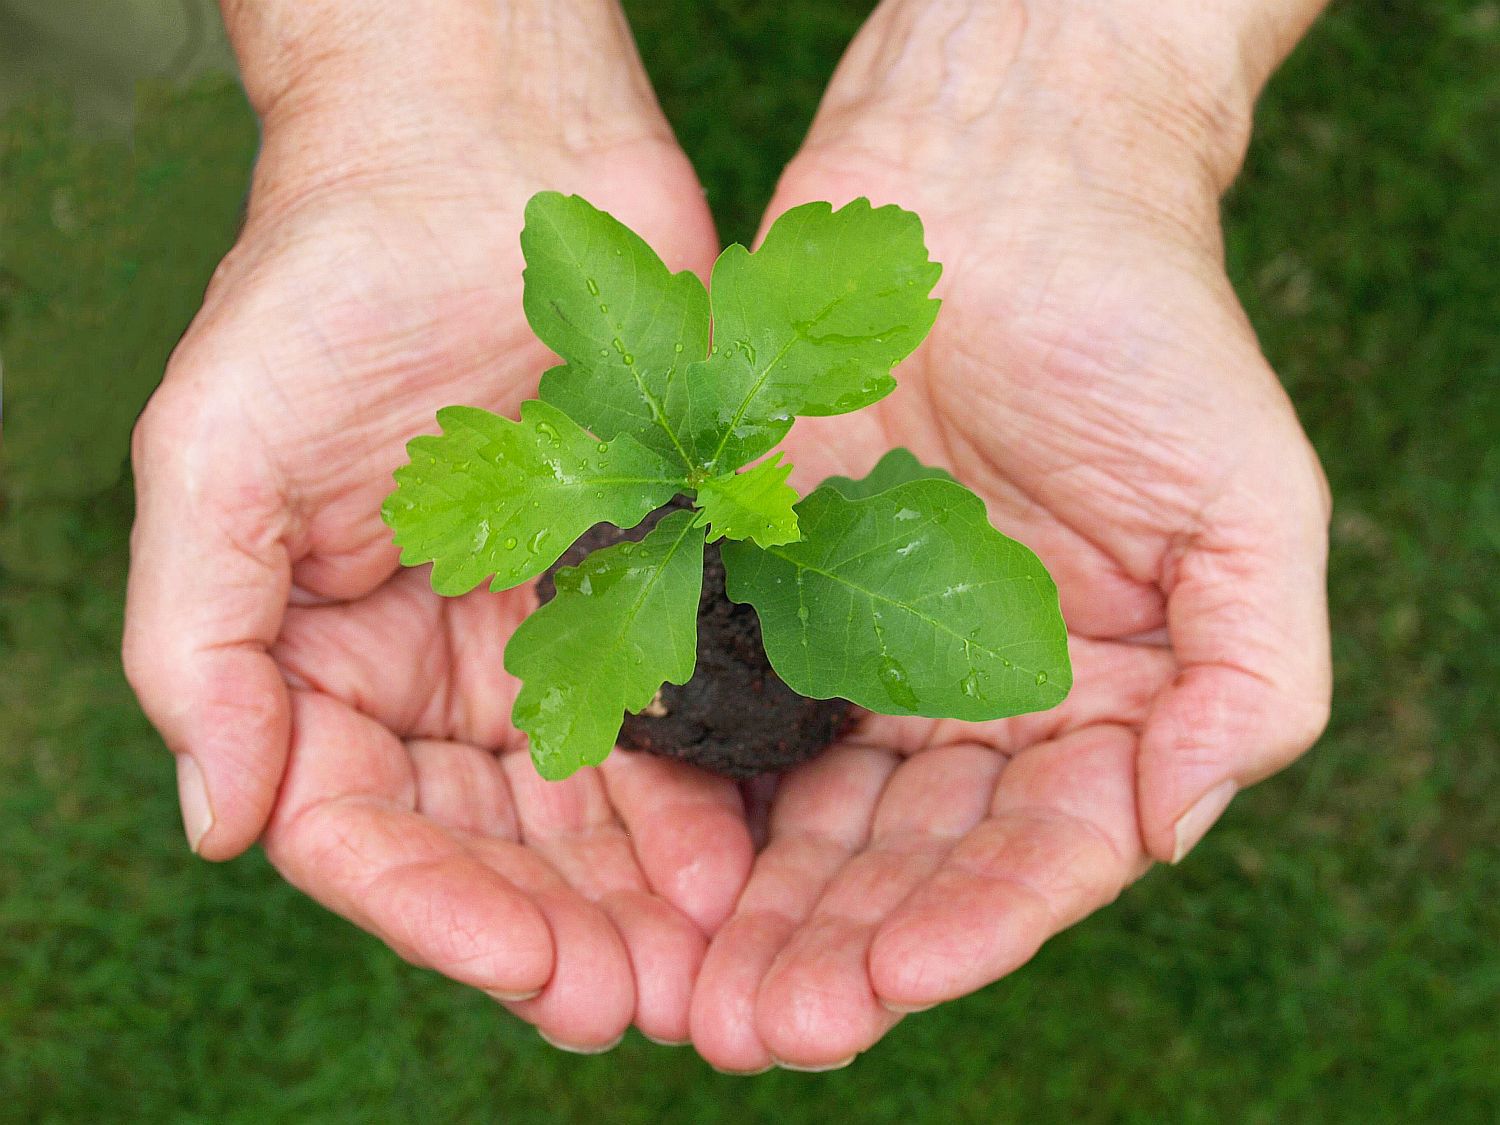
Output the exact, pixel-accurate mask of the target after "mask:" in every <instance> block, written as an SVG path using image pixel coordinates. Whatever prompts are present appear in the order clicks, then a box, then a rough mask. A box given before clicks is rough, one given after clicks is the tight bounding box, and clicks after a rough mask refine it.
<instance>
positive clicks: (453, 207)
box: [125, 0, 751, 1048]
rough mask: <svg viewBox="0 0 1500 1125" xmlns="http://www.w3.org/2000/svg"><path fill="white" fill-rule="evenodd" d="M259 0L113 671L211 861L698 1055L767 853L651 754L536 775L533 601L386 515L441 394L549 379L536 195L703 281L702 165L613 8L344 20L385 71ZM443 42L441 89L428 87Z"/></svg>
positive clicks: (513, 388)
mask: <svg viewBox="0 0 1500 1125" xmlns="http://www.w3.org/2000/svg"><path fill="white" fill-rule="evenodd" d="M488 6H489V5H481V6H480V7H481V8H482V7H488ZM240 7H241V9H242V11H241V13H240V14H239V16H238V24H236V14H235V10H234V7H233V6H231V7H230V19H231V30H232V31H234V32H236V41H237V46H238V47H239V48H240V51H241V55H242V58H244V60H245V70H246V78H247V84H248V86H249V89H250V93H251V96H252V99H253V100H254V101H255V102H256V104H257V108H258V109H260V110H261V112H262V115H263V118H264V125H265V144H264V149H263V153H262V158H261V161H260V163H259V166H258V168H257V172H256V182H255V187H254V191H253V195H252V199H251V207H250V214H249V217H248V221H247V225H246V227H245V230H244V232H243V234H242V236H241V238H240V239H239V241H238V243H237V245H236V246H235V248H234V250H233V251H232V252H231V253H230V255H229V256H228V258H226V260H225V262H224V264H223V265H222V266H221V267H220V269H219V271H218V273H217V274H216V275H215V277H214V280H213V283H212V285H211V286H210V289H209V292H208V294H207V297H206V299H205V302H204V306H203V310H202V312H201V313H200V314H199V316H198V318H197V319H196V320H195V321H194V323H193V325H192V327H191V329H190V330H189V332H188V333H187V335H186V337H185V338H184V340H183V341H182V344H181V346H180V347H179V348H178V349H177V352H176V354H175V355H174V356H173V359H172V362H171V365H170V369H169V371H168V374H167V376H166V379H165V381H164V382H163V384H162V387H161V389H160V390H159V391H158V393H157V394H156V396H155V397H154V398H153V400H152V402H151V404H150V406H149V407H148V409H147V411H146V413H145V415H144V416H143V418H142V420H141V423H140V425H139V427H138V429H137V433H136V442H135V466H136V478H137V488H138V496H139V509H138V517H137V524H136V528H135V532H134V535H133V539H132V569H131V578H130V592H129V607H128V621H127V628H126V638H125V659H126V666H127V670H128V673H129V676H130V679H131V682H132V683H133V684H134V685H135V688H136V690H137V692H138V694H139V696H140V698H141V702H142V704H143V706H144V707H145V709H146V711H147V713H148V714H149V715H150V716H151V718H152V720H153V721H154V722H155V723H156V725H157V726H158V727H159V728H160V730H161V731H162V733H163V735H164V736H165V738H166V740H167V743H168V745H169V747H170V748H171V749H172V751H173V752H174V753H175V754H176V755H177V760H178V770H179V777H180V787H181V791H182V800H183V810H184V820H185V823H186V827H187V830H188V834H189V837H190V839H191V842H192V844H193V847H194V849H195V850H196V851H197V852H199V854H201V855H203V856H206V857H208V858H212V859H224V858H227V857H230V856H233V855H235V854H237V853H238V852H240V851H241V850H242V849H244V848H245V847H247V846H248V845H249V844H251V843H252V842H254V841H255V840H256V839H257V838H258V837H259V838H261V839H262V842H263V843H264V846H265V849H266V852H267V854H268V855H269V856H270V858H271V860H272V862H273V863H275V865H276V866H277V867H278V868H279V869H280V870H281V871H282V872H283V873H284V874H285V875H286V877H287V878H288V879H289V880H291V881H292V882H293V883H295V884H296V885H297V886H299V887H301V888H302V889H303V890H305V891H306V892H308V893H309V894H310V895H312V896H313V897H315V898H317V899H318V900H319V901H321V902H323V903H324V904H325V905H327V906H329V907H331V908H332V909H334V910H337V911H338V912H340V913H341V914H344V915H345V916H347V917H349V918H350V919H352V920H353V921H355V922H357V923H358V924H360V925H362V926H364V927H365V928H367V929H369V930H370V931H372V932H373V933H375V934H376V935H378V936H379V937H380V938H382V939H383V940H384V941H386V942H387V943H389V944H390V945H391V946H392V947H393V948H394V949H396V950H397V951H398V952H399V953H401V954H402V955H403V956H405V957H407V958H408V959H410V960H412V961H414V962H416V963H418V964H423V965H428V966H431V967H433V968H435V969H437V970H439V971H441V972H443V973H445V974H447V975H449V976H451V977H453V978H455V979H457V980H460V981H463V982H466V983H468V984H471V985H474V986H476V987H479V988H482V989H484V990H486V991H488V992H490V993H491V994H492V995H494V996H496V997H497V998H498V999H502V1000H505V1001H507V1003H508V1006H509V1007H510V1008H511V1009H512V1010H513V1011H515V1012H517V1013H518V1014H520V1015H521V1016H523V1017H524V1018H526V1019H528V1020H530V1021H532V1022H534V1023H535V1024H537V1025H538V1027H539V1028H540V1029H541V1030H542V1031H543V1032H544V1033H545V1034H546V1035H548V1036H549V1037H550V1038H551V1039H553V1040H554V1041H557V1042H560V1043H563V1044H568V1045H571V1046H573V1047H575V1048H598V1047H601V1046H603V1045H606V1044H608V1043H610V1042H611V1041H613V1040H614V1039H615V1038H616V1037H618V1035H619V1034H620V1033H621V1032H622V1031H623V1030H624V1028H625V1026H626V1025H627V1024H629V1023H630V1022H632V1020H633V1021H634V1022H635V1023H636V1024H637V1025H638V1026H639V1027H640V1028H641V1029H642V1030H643V1031H644V1032H645V1033H647V1034H648V1035H652V1036H654V1037H656V1038H659V1039H669V1040H682V1039H685V1038H686V1037H687V1024H686V1019H687V1005H688V1000H689V994H690V989H691V983H692V980H693V977H694V974H695V973H696V969H697V966H698V962H699V959H700V958H701V955H702V951H703V947H704V944H705V934H706V933H707V932H709V931H711V930H712V928H713V927H714V926H715V925H717V924H718V922H719V921H721V920H722V919H723V917H724V916H725V915H726V914H727V913H728V911H729V909H730V907H731V905H732V901H733V896H734V895H735V894H736V893H737V892H738V890H739V888H740V886H741V885H742V883H743V879H744V876H745V873H746V872H747V870H748V867H749V862H750V855H751V846H750V842H749V839H748V836H747V834H746V830H745V827H744V820H743V815H742V812H741V806H740V802H739V795H738V792H737V790H736V789H735V788H734V787H733V786H732V785H731V784H730V783H729V782H726V781H723V780H721V779H715V778H710V777H707V776H705V775H701V774H698V773H696V772H694V771H692V770H689V769H687V768H685V767H680V766H675V765H672V764H669V763H666V762H663V761H658V760H654V759H644V758H639V757H636V756H633V755H617V756H616V757H615V758H614V759H613V760H612V761H611V762H610V763H609V765H608V766H607V767H606V768H605V769H603V770H598V771H596V770H589V771H585V772H583V773H580V774H579V775H578V776H576V777H574V778H572V779H571V780H569V781H567V782H563V783H547V782H543V781H541V780H540V779H539V778H538V777H537V776H536V774H535V771H534V769H533V768H532V766H531V763H530V761H529V758H528V755H527V754H526V752H525V748H524V740H523V739H522V738H521V737H520V736H519V735H518V734H517V733H516V732H515V731H514V730H513V729H512V727H511V725H510V720H509V714H510V705H511V701H512V698H513V696H514V694H515V690H516V686H517V685H516V684H515V683H514V682H513V681H511V680H510V679H509V678H508V677H507V676H505V674H504V672H503V670H502V663H501V653H502V650H503V647H504V643H505V641H506V639H507V638H508V636H509V634H510V632H511V630H512V628H513V627H514V625H515V624H516V623H517V622H518V621H519V620H520V619H521V618H522V617H523V616H524V615H525V614H526V613H527V612H529V610H530V609H531V607H532V605H533V604H534V601H533V598H534V595H533V594H532V593H531V591H530V590H529V588H528V589H527V590H524V591H521V590H517V591H512V592H510V593H508V594H506V595H504V596H499V597H497V596H494V595H491V594H489V593H486V592H482V591H481V592H478V593H476V594H474V595H472V596H470V597H467V598H460V599H452V600H450V599H443V598H439V597H437V596H436V595H434V594H433V593H432V592H431V590H430V589H429V588H428V585H427V581H428V578H427V573H426V570H425V569H424V570H421V571H407V572H402V573H397V570H398V568H397V552H396V551H395V549H394V548H393V547H392V546H391V543H390V533H389V531H388V529H387V528H386V527H385V526H384V525H383V524H382V523H381V520H380V516H379V510H380V504H381V500H382V498H383V496H384V495H385V493H386V492H388V491H389V490H390V488H391V472H392V470H393V469H394V468H395V467H396V466H397V464H399V463H400V462H401V461H402V460H403V459H404V445H405V443H406V441H407V440H408V439H409V438H410V437H411V436H412V435H414V434H416V433H419V432H422V431H424V430H432V429H435V425H434V420H433V419H434V413H435V411H436V410H437V409H438V408H439V407H442V406H446V405H448V404H450V403H467V404H473V405H478V406H483V407H487V408H489V409H492V410H496V411H499V412H501V413H506V414H514V413H515V411H516V407H517V404H518V403H519V401H520V400H521V399H523V398H526V397H529V396H531V395H533V394H534V393H535V388H536V379H537V376H538V375H539V373H540V372H541V371H542V370H543V368H544V367H545V366H546V365H547V360H548V355H547V352H546V350H545V349H544V348H542V347H541V345H540V344H538V343H537V341H536V340H535V339H534V337H533V336H532V334H531V332H530V330H529V329H528V327H527V325H526V322H525V320H524V319H523V316H522V311H521V264H522V263H521V260H520V254H519V248H518V235H519V233H520V229H521V224H522V209H523V207H524V204H525V202H526V200H527V199H528V198H529V196H530V195H531V194H532V193H533V192H534V191H536V190H538V189H541V188H555V189H560V190H563V191H582V192H585V193H587V195H588V196H589V197H590V198H591V199H592V200H594V201H595V202H597V203H599V204H600V205H602V206H605V207H607V208H609V209H610V210H611V211H613V212H614V213H616V214H618V215H619V216H620V217H621V218H622V219H623V220H624V221H626V222H628V223H630V224H631V225H632V226H634V227H635V228H636V229H638V230H640V231H642V232H643V234H644V235H645V236H646V237H648V238H650V239H651V240H652V243H653V245H655V246H657V247H658V248H659V249H660V250H661V251H662V253H663V254H664V256H665V258H666V259H667V261H668V262H669V263H670V264H671V265H672V266H673V268H674V269H681V268H696V269H702V270H705V271H706V269H707V267H708V266H709V265H710V264H711V263H712V260H713V257H714V254H715V252H716V250H717V245H716V239H715V235H714V232H713V227H712V223H711V220H710V218H709V216H708V213H707V210H706V208H705V206H704V203H703V197H702V194H701V192H700V190H699V189H698V186H697V181H696V179H695V177H694V176H693V174H692V171H691V169H690V168H689V166H688V164H687V161H686V160H685V158H684V157H683V156H682V154H681V152H680V151H679V150H678V149H677V147H676V145H675V143H674V142H673V141H672V138H671V134H670V131H669V130H668V129H667V127H666V125H665V122H664V121H663V120H662V118H661V116H660V113H659V111H658V110H657V108H656V105H655V101H654V98H653V97H652V95H651V93H650V91H649V87H648V86H647V85H646V82H645V78H644V76H643V75H642V74H641V73H640V70H639V62H638V60H637V59H636V57H635V54H634V49H633V46H632V45H631V44H630V40H629V32H628V30H627V29H626V28H625V27H624V25H623V21H622V20H621V19H620V17H619V16H618V13H617V12H615V11H614V9H613V7H612V5H611V6H606V5H604V4H595V3H581V4H579V5H576V6H575V5H568V4H557V5H533V6H532V7H533V8H534V11H532V12H531V13H530V15H529V16H528V17H527V18H528V19H529V21H530V22H527V21H526V20H520V19H519V15H518V16H517V19H518V21H519V24H520V26H516V27H511V28H507V29H504V30H503V34H501V35H500V36H499V42H494V43H491V42H489V41H488V40H486V39H485V38H484V34H483V33H484V29H485V28H486V27H487V26H488V25H487V24H486V23H485V21H484V19H483V18H480V17H476V18H475V21H474V23H475V26H473V27H467V28H465V27H454V26H452V25H451V21H449V22H446V23H445V22H444V21H442V20H436V19H435V18H430V17H429V16H424V15H423V13H421V12H420V11H417V10H416V9H419V8H421V5H416V6H413V7H412V8H411V9H410V10H408V9H407V8H406V7H404V6H399V5H397V6H391V5H383V6H379V11H378V12H377V11H376V10H375V7H374V6H372V7H370V8H367V9H366V10H364V11H363V12H362V13H360V18H361V20H363V21H366V22H369V23H371V24H374V25H379V26H375V27H374V28H373V30H374V32H375V33H376V34H378V35H379V36H380V37H381V42H378V43H372V44H371V45H370V50H372V51H376V52H378V51H380V50H383V49H384V47H383V44H384V43H385V42H386V41H387V40H388V41H389V42H392V43H399V44H400V50H401V51H402V52H403V54H402V57H401V58H399V59H385V58H382V57H379V56H378V54H377V55H376V56H375V57H373V58H370V59H357V58H354V57H352V55H353V54H354V53H356V52H357V50H358V49H359V47H360V44H359V42H358V36H357V35H356V34H355V32H353V31H352V30H349V31H348V33H347V34H345V33H344V32H340V33H339V34H338V35H337V36H335V37H334V38H333V39H332V40H329V39H326V38H324V39H320V38H319V36H320V34H322V32H321V30H320V28H319V27H317V26H316V18H317V14H318V13H319V12H322V13H324V14H325V15H326V14H327V13H329V12H332V11H334V10H335V9H336V8H337V7H338V6H337V5H330V4H327V3H321V4H305V3H302V0H297V2H296V3H292V4H289V5H287V6H285V10H284V12H283V13H282V15H283V17H284V18H285V19H286V20H287V21H290V26H289V27H281V28H279V29H278V28H268V27H267V26H266V25H267V24H268V23H271V22H274V19H275V18H276V15H275V13H274V12H273V11H272V9H274V8H276V7H277V6H276V5H254V6H251V5H242V6H240ZM509 7H510V10H511V11H512V14H517V13H518V12H519V10H520V9H522V8H525V7H526V5H524V4H513V5H510V6H509ZM460 9H464V6H463V5H451V4H450V5H448V6H447V9H446V11H448V12H456V11H459V10H460ZM465 10H467V9H465ZM393 13H394V14H393ZM392 19H395V20H399V21H406V20H408V19H409V20H410V21H411V26H406V24H405V23H401V24H400V25H399V26H391V24H390V21H391V20H392ZM445 19H446V17H445ZM298 21H302V22H298ZM309 21H310V22H309ZM381 21H385V22H384V24H382V23H381ZM424 21H425V22H424ZM361 26H363V25H361ZM346 30H347V29H346ZM439 33H442V34H443V35H446V36H447V39H446V40H444V41H442V42H438V43H427V42H425V41H424V40H423V38H422V37H423V36H424V35H428V34H434V35H435V34H439ZM554 39H556V40H559V41H563V40H565V41H566V42H567V49H568V57H567V61H566V63H565V64H564V63H561V62H559V61H556V60H558V59H559V58H560V49H559V47H558V44H557V43H556V42H553V40H554ZM288 42H291V43H304V42H305V43H308V44H312V45H316V44H318V43H323V44H324V47H325V48H326V47H327V44H328V43H329V42H333V43H336V44H337V45H338V46H339V48H340V50H341V51H345V52H346V53H345V54H342V55H339V57H337V58H335V59H333V60H332V61H330V62H328V63H327V64H326V65H325V64H323V63H321V62H320V63H319V66H318V67H317V68H314V69H312V70H308V71H306V73H307V74H308V75H309V77H308V79H307V82H309V83H311V85H297V84H293V83H292V82H291V81H290V80H288V81H284V82H282V81H278V79H277V77H276V73H275V71H276V68H277V67H280V68H281V69H283V70H285V71H287V72H288V73H298V74H300V73H302V72H303V68H299V67H298V66H296V65H294V61H289V60H287V59H285V58H283V57H282V56H281V55H278V54H277V53H276V51H278V50H279V51H282V52H284V51H285V50H286V46H285V45H286V43H288ZM424 43H425V46H424ZM272 48H275V50H273V49H272ZM424 50H425V51H430V52H431V53H432V54H433V56H434V57H437V58H438V59H439V61H440V63H441V68H442V72H441V73H440V74H437V75H432V74H427V75H423V74H421V73H415V74H414V73H412V71H414V70H416V71H420V69H421V67H422V62H421V60H422V59H423V57H424ZM468 50H477V51H478V52H479V53H480V54H481V55H483V56H484V57H483V58H481V59H480V60H478V61H477V62H475V63H474V65H473V67H472V68H470V67H469V66H468V65H467V60H468V55H467V54H465V52H466V51H468ZM258 52H262V53H259V54H258ZM325 53H329V52H327V51H326V50H325ZM319 57H320V59H321V58H322V56H321V55H320V56H319ZM549 59H550V60H553V61H551V62H548V61H546V60H549ZM414 60H415V61H414ZM371 70H373V72H374V75H375V77H374V78H367V77H366V75H367V74H368V72H369V71H371ZM330 72H332V74H333V75H334V76H335V78H336V81H333V82H332V85H325V84H324V83H325V76H327V75H328V74H329V73H330ZM408 84H409V85H408ZM351 86H352V88H351Z"/></svg>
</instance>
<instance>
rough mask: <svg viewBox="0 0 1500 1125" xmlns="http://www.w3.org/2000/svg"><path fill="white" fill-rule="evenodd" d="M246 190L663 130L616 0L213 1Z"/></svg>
mask: <svg viewBox="0 0 1500 1125" xmlns="http://www.w3.org/2000/svg"><path fill="white" fill-rule="evenodd" d="M223 6H224V15H225V22H226V25H227V27H228V29H229V32H230V37H231V39H232V41H233V43H234V46H235V51H236V54H237V55H238V57H239V59H240V65H241V72H242V75H243V77H244V83H245V88H246V91H247V94H248V95H249V98H250V102H251V105H252V106H253V107H254V109H255V111H256V113H257V115H258V116H259V117H260V119H261V128H262V150H261V157H260V161H259V164H258V167H257V183H256V190H257V193H259V194H265V193H264V192H263V191H262V187H263V183H266V182H274V184H275V185H277V186H278V188H279V187H282V186H285V185H287V184H296V185H298V186H299V187H301V188H302V189H312V188H316V187H318V186H320V185H325V184H336V183H341V182H345V181H349V180H362V179H366V178H370V177H386V176H390V175H392V174H394V175H397V176H402V175H405V174H407V173H408V172H412V171H421V170H423V169H429V168H431V167H433V166H434V165H435V164H436V163H438V162H445V161H446V162H449V163H456V165H457V166H458V168H462V167H463V166H466V165H470V164H472V163H474V162H475V161H477V160H480V159H489V158H490V157H492V156H493V155H495V154H501V158H502V159H503V154H504V153H505V152H506V150H512V151H513V150H515V149H517V148H523V147H525V146H528V145H529V146H534V147H537V148H544V147H545V148H549V149H551V150H553V151H559V150H561V151H571V152H575V153H576V152H587V151H598V150H601V149H605V148H608V147H611V146H612V145H615V144H619V143H622V142H625V141H629V140H637V139H642V138H644V137H647V136H654V135H656V134H660V135H661V136H662V137H665V138H670V131H669V130H668V128H667V126H666V124H665V122H664V120H663V119H662V117H661V114H660V111H659V109H658V108H657V105H656V101H655V96H654V94H653V93H652V91H651V88H650V84H649V82H648V80H647V79H646V77H645V75H644V72H643V70H642V68H641V66H640V61H639V58H638V56H637V55H636V53H635V45H634V41H633V39H632V38H631V35H630V30H629V27H628V25H627V24H626V23H625V20H624V17H623V15H622V14H621V13H620V11H619V8H618V6H617V4H616V3H615V0H504V2H502V0H223Z"/></svg>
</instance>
